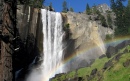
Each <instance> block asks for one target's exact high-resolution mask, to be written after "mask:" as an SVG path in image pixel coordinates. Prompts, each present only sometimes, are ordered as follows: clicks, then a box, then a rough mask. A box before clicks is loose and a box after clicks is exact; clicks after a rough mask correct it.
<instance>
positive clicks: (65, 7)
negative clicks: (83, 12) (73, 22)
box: [62, 0, 68, 13]
mask: <svg viewBox="0 0 130 81" xmlns="http://www.w3.org/2000/svg"><path fill="white" fill-rule="evenodd" d="M62 7H63V10H62V12H64V13H67V11H68V7H67V2H66V1H65V0H64V2H63V4H62Z"/></svg>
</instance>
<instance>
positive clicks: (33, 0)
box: [17, 0, 45, 8]
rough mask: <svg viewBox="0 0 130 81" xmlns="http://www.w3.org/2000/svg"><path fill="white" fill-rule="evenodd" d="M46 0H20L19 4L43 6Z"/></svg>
mask: <svg viewBox="0 0 130 81" xmlns="http://www.w3.org/2000/svg"><path fill="white" fill-rule="evenodd" d="M44 1H45V0H18V1H17V4H23V5H29V6H33V7H36V8H41V7H42V5H43V2H44Z"/></svg>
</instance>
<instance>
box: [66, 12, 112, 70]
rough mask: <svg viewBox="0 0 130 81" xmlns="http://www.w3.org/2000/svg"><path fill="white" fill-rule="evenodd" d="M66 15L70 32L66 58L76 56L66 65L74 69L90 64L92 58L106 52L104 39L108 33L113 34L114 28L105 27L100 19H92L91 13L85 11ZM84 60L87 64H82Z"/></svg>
mask: <svg viewBox="0 0 130 81" xmlns="http://www.w3.org/2000/svg"><path fill="white" fill-rule="evenodd" d="M64 15H66V17H67V22H66V23H67V24H69V33H70V36H69V39H68V40H67V49H68V52H67V51H66V54H65V58H68V57H70V56H72V55H73V58H74V59H73V60H72V61H71V62H70V63H68V64H67V65H66V67H67V68H68V67H69V70H72V69H77V68H81V67H85V66H89V64H90V63H91V60H92V59H96V58H98V57H99V56H101V55H102V54H105V46H104V43H103V40H105V37H106V35H107V34H113V30H112V29H110V28H105V27H103V26H102V25H101V24H99V21H94V20H90V19H89V17H90V15H86V14H84V13H74V12H68V13H66V14H64ZM83 61H84V62H83ZM82 62H83V63H85V64H84V65H81V63H82ZM73 66H74V67H73Z"/></svg>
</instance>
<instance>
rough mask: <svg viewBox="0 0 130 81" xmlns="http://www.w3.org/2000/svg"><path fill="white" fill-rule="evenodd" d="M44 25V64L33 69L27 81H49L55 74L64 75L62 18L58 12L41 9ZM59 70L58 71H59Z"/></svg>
mask: <svg viewBox="0 0 130 81" xmlns="http://www.w3.org/2000/svg"><path fill="white" fill-rule="evenodd" d="M41 14H42V24H43V30H42V32H43V58H42V59H43V62H42V64H41V66H40V67H39V68H37V69H33V71H32V72H31V74H30V75H29V77H28V78H27V80H26V81H49V78H52V77H54V76H55V74H58V73H62V72H63V71H62V70H63V69H62V68H60V66H61V65H62V60H63V43H62V39H63V35H64V32H63V31H62V29H63V27H62V16H61V14H60V13H58V12H51V11H48V10H45V9H41ZM57 69H58V70H57Z"/></svg>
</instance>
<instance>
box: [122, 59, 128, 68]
mask: <svg viewBox="0 0 130 81" xmlns="http://www.w3.org/2000/svg"><path fill="white" fill-rule="evenodd" d="M123 66H124V67H128V66H130V59H127V60H126V61H125V62H124V63H123Z"/></svg>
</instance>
